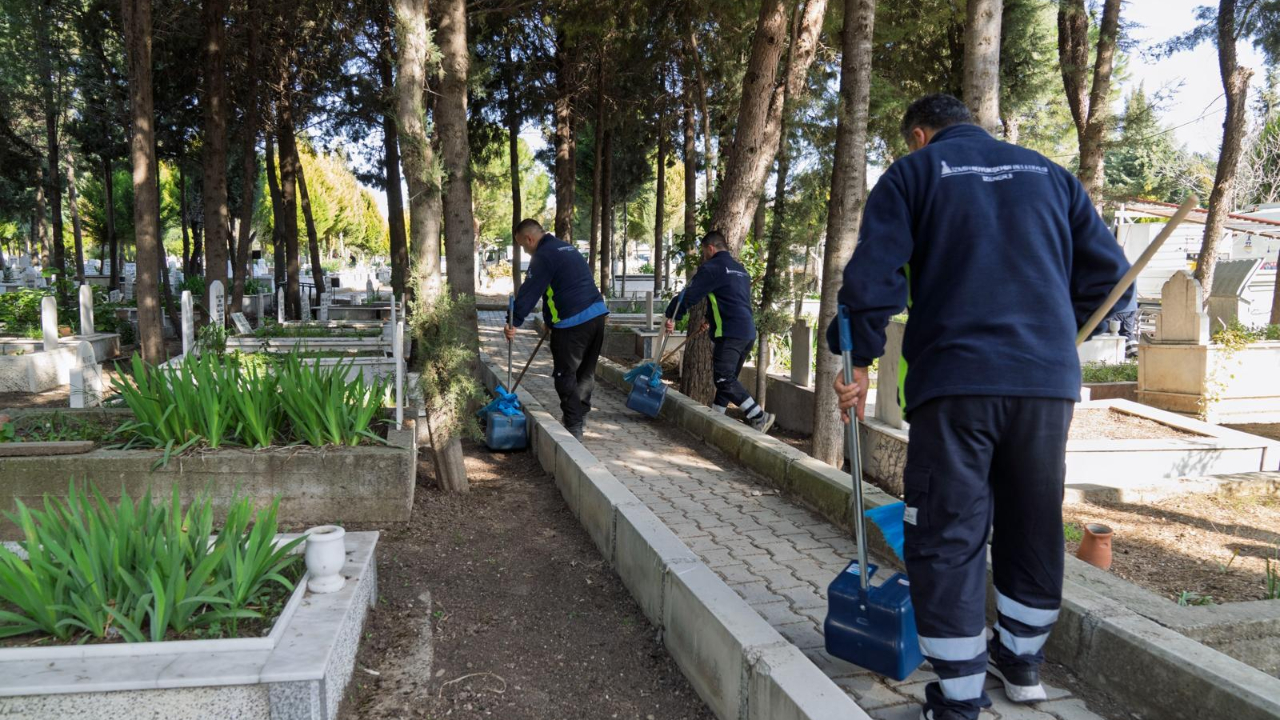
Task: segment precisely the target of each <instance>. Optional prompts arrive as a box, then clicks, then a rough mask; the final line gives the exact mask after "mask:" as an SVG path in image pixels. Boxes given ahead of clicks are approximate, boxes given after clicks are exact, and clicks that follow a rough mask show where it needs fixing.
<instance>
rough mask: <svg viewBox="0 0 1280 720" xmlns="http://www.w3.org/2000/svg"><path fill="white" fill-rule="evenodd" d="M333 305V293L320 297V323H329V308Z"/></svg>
mask: <svg viewBox="0 0 1280 720" xmlns="http://www.w3.org/2000/svg"><path fill="white" fill-rule="evenodd" d="M331 305H333V293H332V292H327V293H324V294H322V295H321V296H320V322H329V306H331Z"/></svg>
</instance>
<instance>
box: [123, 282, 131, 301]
mask: <svg viewBox="0 0 1280 720" xmlns="http://www.w3.org/2000/svg"><path fill="white" fill-rule="evenodd" d="M124 299H125V300H126V301H129V300H133V278H130V279H128V280H125V282H124Z"/></svg>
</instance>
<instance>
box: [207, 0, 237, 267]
mask: <svg viewBox="0 0 1280 720" xmlns="http://www.w3.org/2000/svg"><path fill="white" fill-rule="evenodd" d="M203 3H204V78H203V79H204V95H203V97H202V98H201V100H202V104H203V105H204V147H203V150H202V152H201V156H202V159H203V163H204V184H203V186H202V187H201V197H202V198H203V200H204V222H203V225H204V248H205V268H204V272H205V280H207V281H208V282H209V283H212V282H213V281H214V280H218V281H220V282H221V283H222V285H223V288H224V289H225V288H226V285H227V250H228V242H229V237H230V232H229V230H228V226H229V225H230V222H231V213H230V211H229V210H228V208H227V115H228V114H229V108H228V106H227V74H226V67H225V62H224V54H225V51H226V47H225V45H226V14H227V2H226V0H203Z"/></svg>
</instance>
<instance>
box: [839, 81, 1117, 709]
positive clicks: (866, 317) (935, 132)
mask: <svg viewBox="0 0 1280 720" xmlns="http://www.w3.org/2000/svg"><path fill="white" fill-rule="evenodd" d="M902 132H903V135H904V136H905V137H906V140H907V145H908V146H909V147H910V148H911V151H912V152H911V154H910V155H908V156H907V157H904V158H901V159H899V160H898V161H897V162H895V163H894V164H893V165H891V166H890V167H889V169H888V170H887V171H885V173H884V175H883V176H881V178H880V180H879V181H878V182H877V183H876V186H875V189H874V190H872V192H871V194H870V196H869V197H868V198H867V203H866V207H865V210H864V212H863V218H862V229H861V234H860V237H859V241H858V246H857V249H856V250H855V252H854V254H853V258H852V259H851V260H850V261H849V264H848V266H847V267H846V268H845V270H844V285H843V287H842V288H841V290H840V294H839V302H840V304H841V305H844V306H846V307H848V308H849V309H850V311H851V318H852V323H851V325H852V331H853V332H852V337H853V361H854V365H855V366H856V368H857V369H856V370H855V374H854V382H853V383H852V384H845V382H844V380H843V378H839V379H837V380H836V383H835V389H836V392H837V394H838V395H839V397H840V407H841V410H842V412H843V413H844V420H845V422H849V412H850V411H851V410H853V411H855V413H856V415H857V417H858V418H862V416H863V407H864V403H865V401H866V390H867V386H868V377H867V366H868V365H870V364H871V361H872V360H874V359H875V358H877V357H879V356H880V355H881V354H883V353H884V346H885V326H886V324H887V323H888V322H889V319H890V318H891V317H892V316H893V315H895V314H897V313H899V312H901V311H902V309H903V308H904V307H906V308H908V320H907V327H906V335H905V338H904V342H903V349H902V355H903V360H902V363H903V367H905V368H906V374H905V377H904V378H903V380H904V382H902V383H901V384H900V385H899V386H898V389H897V393H896V394H895V392H894V391H893V389H892V388H893V387H894V384H895V382H894V381H895V379H893V378H881V382H880V385H879V388H880V389H879V394H878V396H877V398H878V400H877V401H878V402H893V401H894V400H895V399H896V400H897V401H898V402H900V403H901V404H902V406H903V409H904V410H905V412H906V413H907V418H908V420H910V423H911V429H910V443H909V444H908V449H907V464H906V468H905V472H904V477H903V485H904V499H905V501H906V505H907V508H906V511H905V520H906V543H905V559H906V565H907V572H908V575H909V576H910V579H911V599H912V601H913V603H914V605H915V613H916V625H917V628H918V629H919V632H920V647H921V650H922V651H923V652H924V655H925V657H927V658H928V659H929V661H930V663H932V665H933V669H934V671H935V672H937V674H938V677H939V681H938V682H935V683H930V684H929V685H928V686H927V687H926V689H925V706H924V710H923V712H922V714H921V717H922V718H923V719H924V720H973V719H975V718H977V717H978V714H979V711H980V709H981V708H983V707H986V706H988V705H989V704H990V700H989V698H988V697H987V695H986V693H985V692H983V685H984V682H985V679H986V673H987V672H990V673H992V674H993V675H995V676H996V677H997V678H998V679H1000V680H1001V681H1002V682H1003V684H1004V688H1005V692H1006V694H1007V695H1008V696H1009V699H1011V700H1013V701H1015V702H1034V701H1036V700H1043V699H1045V691H1044V688H1043V686H1042V685H1041V684H1040V679H1039V666H1040V664H1041V663H1042V662H1043V659H1044V652H1043V648H1044V644H1045V640H1046V639H1047V638H1048V637H1049V631H1050V630H1051V629H1052V627H1053V624H1054V621H1055V620H1057V617H1058V610H1059V607H1060V606H1061V603H1062V573H1063V550H1064V548H1063V537H1062V493H1063V483H1064V481H1065V474H1066V466H1065V453H1066V442H1067V429H1068V427H1069V426H1070V424H1071V416H1072V411H1073V409H1074V403H1075V402H1077V401H1078V400H1079V393H1080V363H1079V360H1078V356H1077V354H1076V348H1075V336H1076V333H1077V331H1078V328H1079V327H1080V326H1081V325H1083V324H1084V322H1085V320H1086V319H1087V318H1088V317H1089V315H1090V314H1092V313H1093V311H1094V310H1096V309H1097V308H1098V307H1099V306H1100V305H1102V303H1103V302H1104V301H1105V298H1106V296H1107V294H1108V292H1109V291H1110V290H1111V288H1112V287H1114V286H1115V285H1116V284H1117V283H1118V282H1119V280H1120V278H1121V276H1122V275H1123V274H1124V272H1125V271H1126V270H1127V269H1128V263H1127V262H1126V261H1125V257H1124V253H1123V252H1122V251H1121V249H1120V246H1119V244H1118V243H1117V242H1116V240H1115V238H1114V237H1113V236H1112V235H1111V233H1110V231H1108V229H1107V227H1106V225H1105V224H1104V223H1103V222H1102V220H1101V218H1099V217H1098V214H1097V212H1096V211H1095V210H1094V207H1093V203H1092V202H1091V201H1090V199H1089V196H1088V195H1087V194H1086V193H1085V191H1084V188H1083V187H1082V186H1081V184H1080V183H1079V181H1077V180H1076V178H1075V177H1073V176H1072V175H1071V174H1070V173H1069V172H1067V171H1066V170H1064V169H1062V168H1061V167H1059V166H1057V165H1055V164H1053V163H1052V162H1050V161H1049V160H1047V159H1045V158H1044V157H1043V156H1041V155H1040V154H1038V153H1035V152H1032V151H1030V150H1026V149H1023V148H1019V147H1017V146H1015V145H1010V144H1006V143H1003V142H999V141H997V140H995V139H993V138H992V137H991V136H990V135H988V134H987V132H986V131H985V130H983V129H982V128H980V127H977V126H976V125H974V124H973V120H972V118H971V117H970V114H969V110H968V109H967V108H966V107H965V105H964V103H962V102H960V101H959V100H957V99H956V98H953V97H950V96H947V95H931V96H929V97H925V98H922V99H920V100H918V101H916V102H915V103H914V104H913V105H912V106H911V107H910V108H909V109H908V110H907V112H906V116H905V117H904V118H903V121H902ZM1129 292H1130V293H1132V289H1130V291H1129ZM1126 302H1128V296H1126V297H1125V298H1124V299H1122V300H1121V301H1120V303H1119V305H1120V306H1121V307H1123V305H1124V303H1126ZM827 341H828V344H829V345H830V347H831V351H832V352H836V353H838V352H839V351H840V348H839V339H838V334H837V329H836V327H835V324H834V323H833V324H832V326H831V327H829V328H828V329H827ZM895 395H896V398H895ZM993 525H994V532H993V533H992V535H991V558H992V564H993V566H994V573H995V575H994V577H995V588H996V610H997V615H996V617H997V620H996V625H995V628H994V632H993V633H991V634H990V635H988V631H987V629H986V624H985V623H986V613H985V609H986V586H987V554H986V543H987V538H988V530H989V529H990V528H992V527H993Z"/></svg>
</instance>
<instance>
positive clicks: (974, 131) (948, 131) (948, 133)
mask: <svg viewBox="0 0 1280 720" xmlns="http://www.w3.org/2000/svg"><path fill="white" fill-rule="evenodd" d="M970 137H986V138H990V137H991V133H988V132H987V131H986V130H983V129H982V128H980V127H978V126H977V125H968V124H965V125H952V126H951V127H945V128H942V129H941V130H939V131H938V132H936V133H934V134H933V137H932V138H930V140H929V144H930V145H933V144H934V143H938V142H944V141H946V140H958V139H960V138H970Z"/></svg>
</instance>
